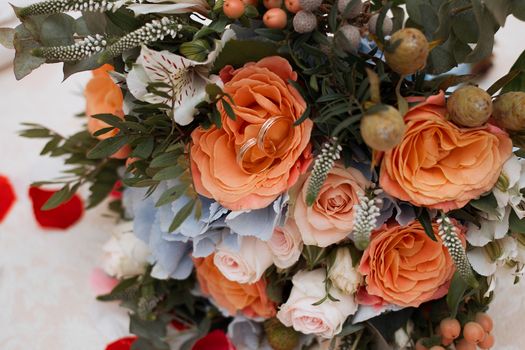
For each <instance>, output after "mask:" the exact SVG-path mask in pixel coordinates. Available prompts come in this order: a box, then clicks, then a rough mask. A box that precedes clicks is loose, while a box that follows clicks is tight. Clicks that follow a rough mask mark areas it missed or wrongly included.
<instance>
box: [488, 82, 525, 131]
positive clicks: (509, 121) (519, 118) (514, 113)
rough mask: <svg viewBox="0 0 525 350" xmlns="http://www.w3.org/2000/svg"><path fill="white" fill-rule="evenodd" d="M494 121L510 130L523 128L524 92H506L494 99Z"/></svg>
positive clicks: (524, 116)
mask: <svg viewBox="0 0 525 350" xmlns="http://www.w3.org/2000/svg"><path fill="white" fill-rule="evenodd" d="M493 118H494V121H495V122H496V124H497V125H498V126H501V127H502V128H504V129H507V130H511V131H521V130H525V92H521V91H518V92H507V93H506V94H503V95H501V96H500V97H498V98H497V99H496V101H494V113H493Z"/></svg>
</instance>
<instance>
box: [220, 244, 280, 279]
mask: <svg viewBox="0 0 525 350" xmlns="http://www.w3.org/2000/svg"><path fill="white" fill-rule="evenodd" d="M213 262H214V264H215V266H216V267H217V268H218V269H219V271H220V272H221V273H222V274H223V275H224V277H226V278H227V279H229V280H230V281H235V282H238V283H242V284H245V283H247V284H251V283H255V282H257V281H259V280H260V279H261V277H262V275H263V274H264V271H266V269H267V268H269V267H270V266H272V263H273V258H272V252H271V251H270V248H269V247H268V243H266V242H264V241H261V240H260V239H257V238H255V237H252V236H246V237H242V238H241V246H240V249H239V250H238V251H235V250H233V249H231V248H230V247H228V246H227V245H226V244H219V246H218V247H217V251H216V252H215V256H214V257H213Z"/></svg>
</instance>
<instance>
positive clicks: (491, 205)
mask: <svg viewBox="0 0 525 350" xmlns="http://www.w3.org/2000/svg"><path fill="white" fill-rule="evenodd" d="M470 205H471V206H473V207H474V208H476V209H478V210H481V211H482V212H485V213H487V214H490V215H494V216H496V217H498V216H499V213H498V210H497V208H498V202H497V200H496V197H494V195H493V194H492V193H490V194H488V195H486V196H484V197H480V198H478V199H475V200H473V201H470Z"/></svg>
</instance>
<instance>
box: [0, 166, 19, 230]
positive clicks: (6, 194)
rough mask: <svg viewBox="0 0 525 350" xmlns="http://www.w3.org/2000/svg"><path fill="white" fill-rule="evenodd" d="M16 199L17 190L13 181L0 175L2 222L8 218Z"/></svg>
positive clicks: (0, 214)
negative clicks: (12, 183)
mask: <svg viewBox="0 0 525 350" xmlns="http://www.w3.org/2000/svg"><path fill="white" fill-rule="evenodd" d="M15 201H16V195H15V190H14V188H13V186H12V185H11V182H10V181H9V179H8V178H7V177H5V176H2V175H0V223H1V222H2V221H3V220H4V219H5V218H6V216H7V214H8V213H9V211H10V210H11V208H12V207H13V204H14V203H15Z"/></svg>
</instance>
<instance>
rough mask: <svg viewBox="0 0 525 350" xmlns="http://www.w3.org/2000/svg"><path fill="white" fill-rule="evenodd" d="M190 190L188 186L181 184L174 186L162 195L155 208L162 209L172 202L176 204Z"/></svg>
mask: <svg viewBox="0 0 525 350" xmlns="http://www.w3.org/2000/svg"><path fill="white" fill-rule="evenodd" d="M187 189H188V185H187V184H179V185H176V186H173V187H171V188H169V189H167V190H166V191H164V192H163V193H162V195H161V196H160V198H159V200H158V201H157V203H155V207H157V208H158V207H162V206H163V205H166V204H169V203H171V202H174V201H175V200H177V199H178V198H180V196H181V195H182V194H183V193H184V192H185V191H186V190H187Z"/></svg>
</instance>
